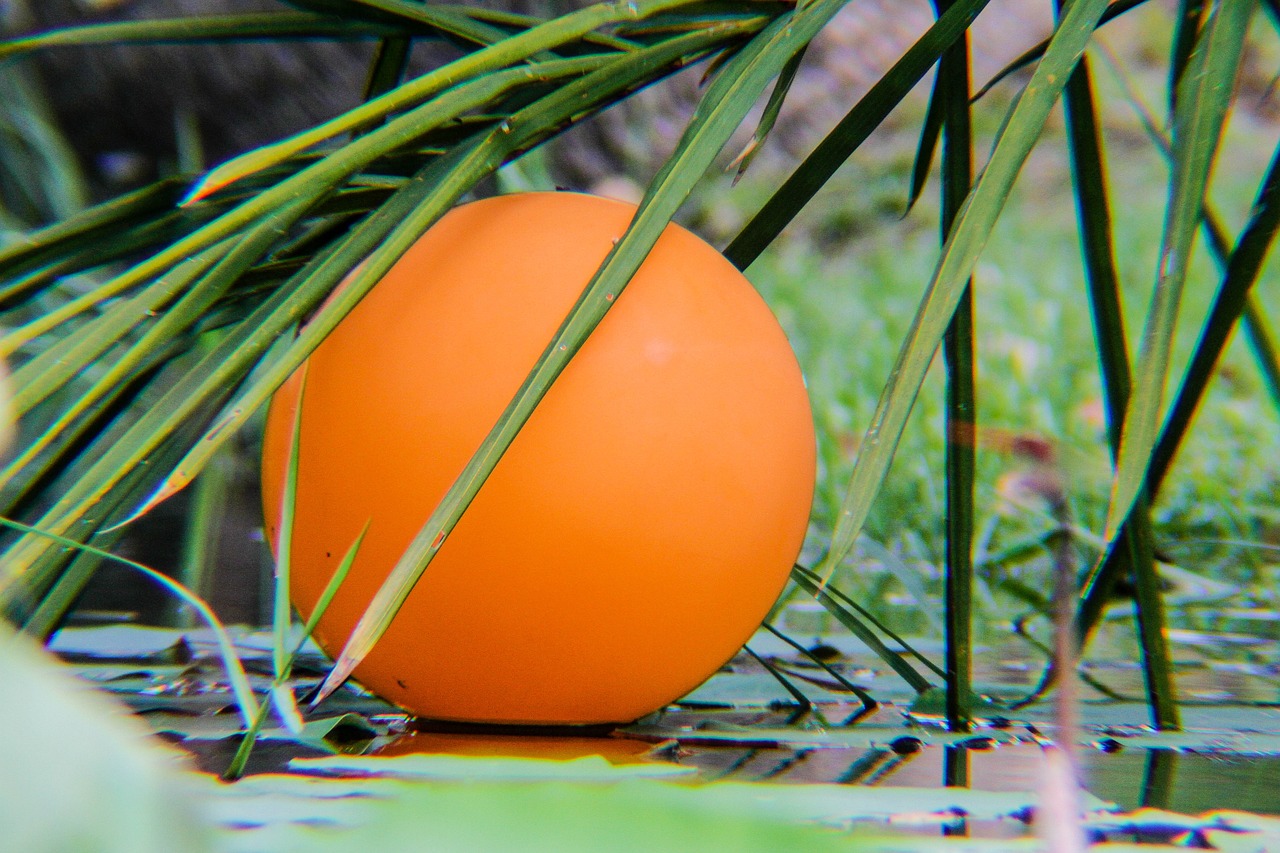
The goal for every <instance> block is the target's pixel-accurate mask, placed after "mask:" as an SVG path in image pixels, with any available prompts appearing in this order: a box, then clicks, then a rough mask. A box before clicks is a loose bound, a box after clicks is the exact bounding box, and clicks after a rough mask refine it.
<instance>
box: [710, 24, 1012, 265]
mask: <svg viewBox="0 0 1280 853" xmlns="http://www.w3.org/2000/svg"><path fill="white" fill-rule="evenodd" d="M987 2H988V0H958V2H957V3H956V4H955V5H954V6H952V7H951V8H950V9H948V10H947V11H946V12H945V13H944V14H943V15H942V16H941V17H939V18H938V20H937V21H935V22H934V23H933V26H931V27H929V29H928V30H926V31H925V33H924V35H922V36H920V38H919V39H918V40H917V41H916V43H915V44H913V45H912V46H911V47H910V48H909V49H908V50H907V52H906V53H904V54H903V55H902V57H901V58H900V59H899V60H898V61H897V62H895V63H894V64H893V67H892V68H890V69H889V71H888V72H886V73H885V75H884V76H883V77H881V78H880V79H879V80H878V81H877V82H876V84H875V85H874V86H872V87H871V89H870V90H869V91H868V92H867V94H866V95H864V96H863V97H862V99H861V100H860V101H858V103H857V104H856V105H854V107H853V109H852V110H850V111H849V112H848V113H847V114H846V115H845V116H844V118H842V119H840V121H839V122H838V123H837V124H836V126H835V127H834V128H833V129H832V130H831V132H830V133H828V134H827V135H826V137H824V138H823V140H822V141H821V142H820V143H818V145H817V147H816V148H814V150H813V152H812V153H810V154H809V156H808V157H806V158H805V160H804V162H803V163H801V164H800V166H799V167H798V168H797V169H796V170H795V171H794V172H792V174H791V177H789V178H787V180H786V181H784V182H783V184H782V186H781V187H779V188H778V189H777V190H776V191H775V192H774V194H773V195H772V196H771V197H770V198H769V200H768V201H767V202H766V203H765V205H764V206H763V207H762V208H760V210H759V211H757V213H756V215H755V216H753V217H752V218H751V221H750V222H748V223H747V224H746V225H745V226H744V227H743V229H742V230H741V231H740V232H738V236H736V237H734V238H733V240H732V242H730V243H729V245H728V246H727V247H726V248H725V250H724V254H725V257H727V258H728V259H729V261H730V262H731V263H733V265H734V266H736V267H737V268H738V269H746V268H747V267H749V266H750V265H751V263H752V261H754V260H755V259H756V258H757V257H759V256H760V253H761V252H763V251H764V250H765V247H766V246H768V245H769V244H770V243H771V242H773V239H774V238H775V237H777V236H778V235H779V234H781V233H782V229H783V228H785V227H786V226H787V225H788V224H789V223H790V222H791V220H792V219H794V218H795V217H796V214H798V213H799V212H800V210H801V209H802V208H803V207H804V206H805V205H806V204H808V202H809V200H810V199H811V198H813V196H814V195H815V194H816V193H817V192H818V190H820V189H821V188H822V187H823V185H824V184H826V182H827V180H828V179H830V177H831V176H832V175H834V174H835V172H836V169H838V168H840V165H841V164H842V163H844V161H845V160H846V159H848V157H849V155H850V154H852V153H853V151H854V150H855V149H856V148H857V147H858V146H859V145H861V144H862V143H863V142H864V141H865V140H866V138H867V137H868V136H870V135H871V132H872V131H873V130H875V129H876V128H877V127H878V126H879V125H880V123H881V122H882V121H884V119H885V118H886V117H887V116H888V115H889V113H890V112H892V111H893V109H894V107H896V106H897V105H898V104H899V103H900V102H901V101H902V99H903V98H905V97H906V96H907V93H908V92H910V91H911V90H912V89H913V88H914V87H915V85H916V83H918V82H920V79H921V78H922V77H924V75H925V73H926V72H927V71H928V70H929V69H930V68H931V67H932V66H933V64H934V63H935V62H937V60H938V57H939V56H941V55H942V51H943V50H945V49H946V48H947V47H948V46H949V45H951V44H953V43H954V42H955V40H956V39H958V38H959V37H960V34H961V33H963V32H965V31H966V30H967V29H968V28H969V25H970V24H971V23H973V20H974V19H975V18H976V17H978V13H979V12H981V11H982V9H983V7H984V6H986V5H987Z"/></svg>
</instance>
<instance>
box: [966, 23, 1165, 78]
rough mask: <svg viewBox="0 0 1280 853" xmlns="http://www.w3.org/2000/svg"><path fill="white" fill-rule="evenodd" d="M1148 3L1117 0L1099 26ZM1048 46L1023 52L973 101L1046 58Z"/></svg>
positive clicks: (1041, 45) (998, 72) (1044, 45)
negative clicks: (1041, 58)
mask: <svg viewBox="0 0 1280 853" xmlns="http://www.w3.org/2000/svg"><path fill="white" fill-rule="evenodd" d="M1146 2H1147V0H1115V2H1113V3H1112V4H1111V5H1110V6H1108V7H1107V11H1106V12H1104V13H1103V15H1102V20H1101V21H1099V22H1098V25H1099V26H1101V25H1102V24H1105V23H1107V22H1108V21H1113V20H1115V19H1116V18H1118V17H1120V16H1121V15H1123V14H1124V13H1125V12H1129V11H1131V10H1133V9H1136V8H1138V7H1139V6H1141V5H1142V4H1144V3H1146ZM1048 46H1049V40H1048V39H1045V40H1044V41H1042V42H1040V43H1039V44H1038V45H1036V46H1035V47H1033V48H1031V49H1030V50H1027V51H1025V52H1023V53H1022V54H1021V55H1020V56H1018V57H1017V58H1015V59H1014V60H1013V61H1012V62H1010V63H1009V64H1008V65H1006V66H1005V67H1004V68H1001V69H1000V70H999V71H997V72H996V74H995V76H994V77H992V78H991V79H990V80H988V81H987V82H986V83H985V84H983V86H982V88H980V89H978V91H977V92H975V93H974V94H973V100H975V101H977V100H979V99H980V98H982V96H983V95H985V94H987V93H988V92H990V91H991V90H992V89H994V88H995V87H996V86H998V85H999V84H1000V83H1002V82H1004V80H1005V78H1007V77H1008V76H1009V75H1010V74H1015V73H1017V72H1019V71H1021V70H1022V69H1023V68H1026V67H1027V66H1028V65H1030V64H1031V63H1033V62H1035V61H1036V60H1038V59H1039V58H1040V57H1042V56H1044V51H1045V48H1046V47H1048Z"/></svg>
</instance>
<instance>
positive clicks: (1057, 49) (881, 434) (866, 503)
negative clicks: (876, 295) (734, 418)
mask: <svg viewBox="0 0 1280 853" xmlns="http://www.w3.org/2000/svg"><path fill="white" fill-rule="evenodd" d="M958 8H962V6H961V5H960V4H959V3H957V5H956V6H953V7H952V9H951V10H949V11H948V14H949V13H950V12H952V11H954V10H955V9H958ZM1105 8H1106V4H1105V3H1104V2H1102V0H1076V2H1074V3H1072V4H1071V6H1070V8H1069V10H1068V11H1067V12H1066V14H1065V15H1064V16H1063V18H1062V20H1061V22H1060V23H1059V24H1058V27H1057V29H1056V31H1055V33H1054V36H1053V38H1052V39H1051V40H1050V43H1049V47H1048V49H1047V50H1046V52H1045V56H1044V59H1043V60H1041V62H1040V64H1039V66H1037V68H1036V71H1035V73H1034V74H1033V75H1032V77H1031V81H1030V82H1029V83H1028V84H1027V87H1026V89H1025V90H1024V91H1023V92H1022V95H1021V96H1020V97H1019V98H1018V100H1017V102H1016V104H1015V105H1014V107H1013V111H1012V113H1011V114H1010V116H1009V117H1008V120H1007V122H1006V123H1005V125H1004V127H1003V128H1002V130H1001V132H1000V134H999V136H998V137H997V139H996V143H995V148H994V150H993V151H992V154H991V159H990V161H989V162H988V163H987V166H986V168H985V169H984V170H983V172H982V175H981V176H980V177H979V178H978V180H977V182H976V183H975V184H974V188H973V190H972V192H971V193H970V194H969V196H968V199H967V200H966V202H965V204H964V206H963V207H962V208H961V210H960V211H959V213H958V214H957V216H956V219H955V222H954V223H953V226H952V228H951V231H950V233H949V236H948V238H947V242H946V245H945V247H944V249H943V252H942V256H941V258H939V261H938V265H937V267H936V269H935V271H934V274H933V278H932V280H931V281H930V283H929V286H928V289H927V290H926V292H925V295H924V298H923V300H922V302H921V305H920V309H919V310H918V311H917V313H916V316H915V318H914V319H913V320H912V324H911V328H910V330H909V331H908V333H907V336H906V338H905V339H904V340H903V342H902V347H901V349H900V350H899V353H898V358H897V361H896V362H895V364H894V366H893V369H892V371H891V372H890V375H889V380H888V382H887V383H886V385H885V387H884V390H883V391H882V392H881V396H880V400H879V402H878V404H877V406H876V411H875V414H874V415H873V416H872V421H871V424H870V426H868V428H867V431H866V434H865V437H864V439H863V442H862V444H861V448H860V450H859V453H858V459H857V462H856V463H855V464H854V469H853V474H852V477H851V480H850V484H849V487H848V491H847V492H846V495H845V500H844V503H843V505H842V506H841V509H840V515H839V517H838V518H837V519H836V522H835V529H834V531H833V533H832V541H831V545H830V548H829V550H828V552H827V555H826V557H825V558H824V559H823V562H822V565H821V567H820V568H819V570H818V571H819V574H820V575H821V576H822V578H823V580H824V582H825V581H826V580H829V579H830V577H831V574H832V573H833V572H834V571H835V569H836V567H837V566H838V565H839V564H840V563H841V562H842V561H843V560H844V558H845V557H846V556H848V554H849V552H850V551H851V550H852V548H853V544H854V541H855V540H856V539H857V536H858V534H859V533H860V532H861V530H862V525H863V523H864V522H865V521H866V518H867V514H868V513H869V512H870V509H871V503H872V501H873V500H874V498H875V495H876V493H877V492H878V491H879V489H880V485H881V484H882V483H883V482H884V478H885V476H886V475H887V473H888V470H889V464H890V462H891V461H892V459H893V454H894V451H895V450H896V449H897V445H898V440H899V438H900V437H901V435H902V430H903V428H904V427H905V426H906V422H907V417H908V415H909V414H910V413H911V408H912V406H913V405H914V403H915V398H916V394H917V393H918V392H919V389H920V386H921V384H922V383H923V381H924V377H925V374H926V372H927V371H928V369H929V364H930V362H931V361H932V360H933V354H934V352H935V350H936V349H937V347H938V344H939V342H940V341H941V340H942V337H943V334H944V333H945V331H946V329H947V327H948V326H949V325H950V323H951V318H952V317H953V315H954V314H955V310H956V306H957V305H958V304H959V303H960V300H961V299H962V297H963V296H964V293H965V291H966V289H967V284H968V280H969V276H970V274H971V273H972V271H973V268H974V266H975V264H976V263H977V260H978V256H979V255H980V254H981V252H982V249H983V248H984V247H985V245H986V241H987V239H988V237H989V236H990V234H991V230H992V228H993V227H994V225H995V222H996V219H997V218H998V217H999V215H1000V212H1001V210H1002V209H1003V207H1004V202H1005V199H1006V198H1007V197H1008V194H1009V190H1010V188H1011V187H1012V186H1013V182H1014V180H1015V179H1016V178H1017V175H1018V172H1019V170H1020V169H1021V168H1022V164H1023V162H1024V161H1025V160H1026V158H1027V155H1028V154H1030V152H1031V149H1032V148H1033V147H1034V146H1035V143H1036V140H1037V139H1038V138H1039V135H1040V132H1041V130H1042V128H1043V127H1044V123H1045V120H1046V119H1047V118H1048V116H1049V112H1050V110H1051V109H1052V107H1053V105H1054V103H1055V102H1056V101H1057V99H1058V96H1059V95H1060V94H1061V92H1062V88H1063V87H1064V86H1065V85H1066V81H1067V79H1068V78H1069V77H1070V75H1071V72H1072V71H1073V70H1074V69H1075V66H1076V63H1077V62H1078V61H1079V59H1080V58H1081V56H1082V55H1083V53H1084V49H1085V46H1086V44H1087V43H1088V41H1089V38H1090V36H1091V35H1092V33H1093V30H1094V28H1095V27H1096V26H1097V24H1098V20H1099V18H1100V17H1101V15H1102V13H1103V11H1104V10H1105ZM945 18H946V15H943V17H942V19H939V20H940V21H941V20H943V19H945Z"/></svg>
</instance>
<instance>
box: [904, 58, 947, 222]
mask: <svg viewBox="0 0 1280 853" xmlns="http://www.w3.org/2000/svg"><path fill="white" fill-rule="evenodd" d="M945 85H946V84H945V82H944V80H943V78H942V75H941V74H940V73H939V74H938V75H936V76H935V77H934V78H933V91H932V92H930V93H929V108H928V109H927V110H926V111H925V114H924V124H923V125H922V126H921V128H920V141H919V143H917V144H916V156H915V160H914V161H913V162H912V164H911V188H910V189H909V190H908V191H907V206H906V209H904V210H903V211H902V216H903V218H904V219H905V218H906V216H907V214H909V213H910V212H911V209H912V208H913V207H915V206H916V202H917V201H919V200H920V195H921V193H923V192H924V185H925V184H926V183H928V182H929V172H930V170H932V169H933V155H934V152H936V151H937V150H938V140H939V139H940V138H941V137H942V112H943V104H942V99H941V97H940V95H941V93H940V91H939V90H940V89H941V88H943V87H945Z"/></svg>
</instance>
